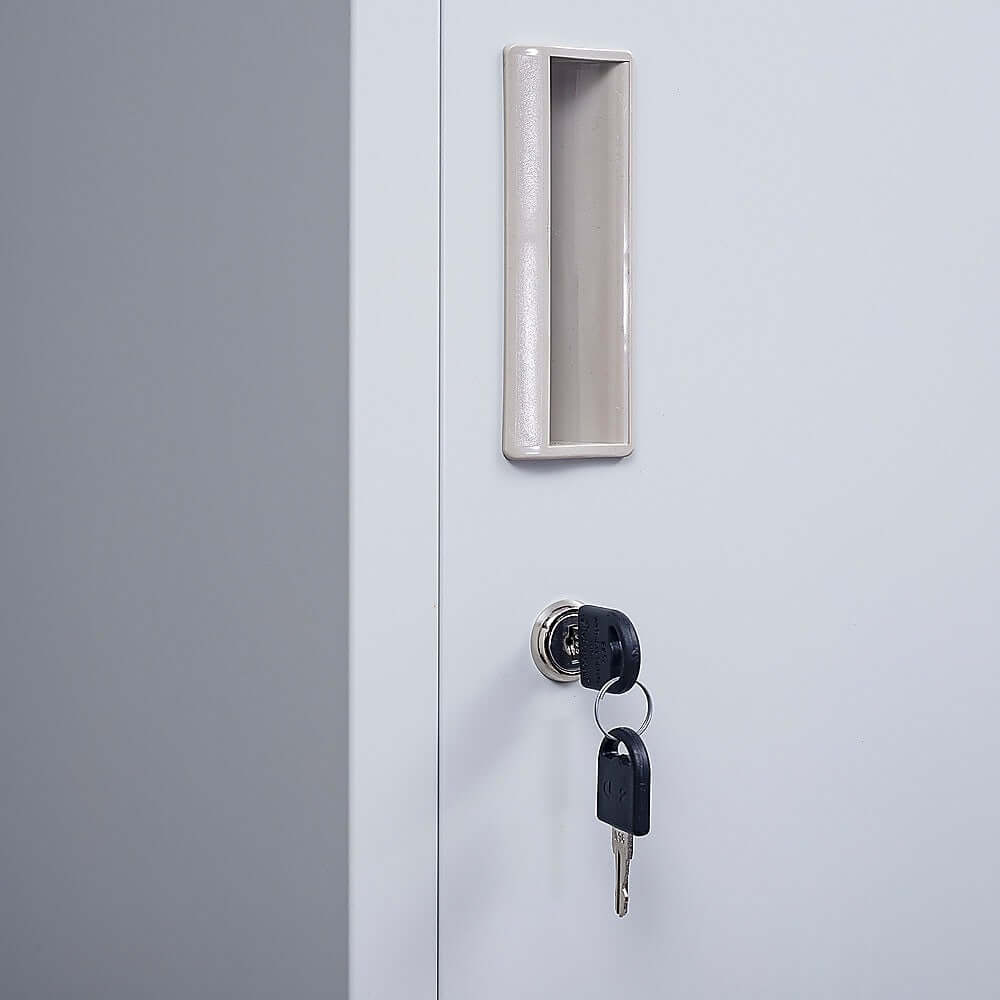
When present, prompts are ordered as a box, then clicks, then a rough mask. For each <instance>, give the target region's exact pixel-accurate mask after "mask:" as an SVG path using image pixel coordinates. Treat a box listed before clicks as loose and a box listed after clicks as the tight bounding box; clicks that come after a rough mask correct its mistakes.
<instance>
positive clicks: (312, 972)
mask: <svg viewBox="0 0 1000 1000" xmlns="http://www.w3.org/2000/svg"><path fill="white" fill-rule="evenodd" d="M347 25H348V13H347V4H346V3H345V2H343V0H335V2H332V3H330V2H320V0H316V2H309V0H296V2H292V3H289V2H283V3H271V2H262V0H252V2H239V3H237V2H232V0H226V2H219V0H215V2H211V3H193V2H184V3H153V2H143V3H133V2H89V3H69V2H65V3H53V2H39V0H25V2H11V0H2V2H0V463H2V464H0V810H2V812H0V994H2V995H3V997H4V998H5V1000H14V998H19V997H69V996H72V997H77V998H80V997H100V998H105V1000H107V998H117V997H123V998H124V997H139V996H141V997H198V996H229V997H240V998H241V1000H247V998H251V997H269V998H273V997H279V996H283V997H296V998H302V997H311V996H324V997H336V996H338V995H342V994H343V992H344V989H345V983H346V920H345V918H346V896H347V889H346V830H347V827H346V794H347V790H346V770H345V767H344V755H345V753H346V724H347V713H346V683H347V682H346V659H345V649H346V619H345V606H346V594H345V582H346V577H345V573H346V481H345V469H346V413H347V410H346V353H347V347H346V317H347V311H346V309H347V306H346V277H347V261H346V251H347V246H346V229H347V149H348V146H347V135H346V130H347V95H348V32H347Z"/></svg>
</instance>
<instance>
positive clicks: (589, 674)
mask: <svg viewBox="0 0 1000 1000" xmlns="http://www.w3.org/2000/svg"><path fill="white" fill-rule="evenodd" d="M531 655H532V658H533V659H534V661H535V666H536V667H538V669H539V670H540V671H541V672H542V673H543V674H544V675H545V676H546V677H548V678H549V679H550V680H553V681H561V682H565V681H574V680H579V681H580V683H581V684H582V685H583V686H584V687H585V688H590V689H591V690H593V691H600V690H601V689H602V688H603V687H604V686H605V685H606V684H610V682H611V681H615V683H614V684H613V685H611V687H610V692H611V694H624V692H626V691H628V690H630V689H631V687H632V685H633V684H635V682H636V679H637V678H638V676H639V660H640V656H639V636H638V635H637V634H636V630H635V626H634V625H633V624H632V622H631V621H630V620H629V618H628V616H627V615H626V614H624V613H623V612H621V611H616V610H614V609H613V608H602V607H598V606H597V605H593V604H581V603H580V602H579V601H570V600H563V601H556V602H555V603H553V604H550V605H549V606H548V607H547V608H545V610H544V611H542V612H541V614H539V616H538V617H537V618H536V619H535V624H534V627H533V628H532V630H531Z"/></svg>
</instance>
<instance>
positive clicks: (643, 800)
mask: <svg viewBox="0 0 1000 1000" xmlns="http://www.w3.org/2000/svg"><path fill="white" fill-rule="evenodd" d="M619 744H622V745H623V746H624V747H625V753H619V752H618V745H619ZM649 783H650V768H649V754H648V753H647V752H646V744H645V743H643V742H642V737H641V736H640V735H639V734H638V733H637V732H636V731H635V730H634V729H627V728H625V727H624V726H622V727H621V728H620V729H612V730H611V733H610V736H607V737H605V739H604V740H602V741H601V749H600V751H599V752H598V754H597V818H598V819H599V820H602V821H603V822H605V823H607V824H608V825H609V826H613V827H615V828H616V829H618V830H624V831H625V833H631V834H633V835H634V836H636V837H643V836H645V835H646V834H647V833H649Z"/></svg>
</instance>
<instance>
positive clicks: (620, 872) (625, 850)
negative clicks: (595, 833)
mask: <svg viewBox="0 0 1000 1000" xmlns="http://www.w3.org/2000/svg"><path fill="white" fill-rule="evenodd" d="M611 850H612V852H613V853H614V856H615V913H617V914H618V916H619V917H624V916H625V914H626V913H628V866H629V862H630V861H631V860H632V834H631V833H626V832H625V831H624V830H616V829H614V828H613V827H612V829H611Z"/></svg>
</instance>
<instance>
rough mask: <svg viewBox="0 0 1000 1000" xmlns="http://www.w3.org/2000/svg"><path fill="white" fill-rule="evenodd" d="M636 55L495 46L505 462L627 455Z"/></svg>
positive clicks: (598, 50)
mask: <svg viewBox="0 0 1000 1000" xmlns="http://www.w3.org/2000/svg"><path fill="white" fill-rule="evenodd" d="M631 104H632V56H631V54H630V53H628V52H623V51H607V50H602V49H567V48H557V47H551V46H544V45H512V46H508V47H507V48H506V49H505V50H504V181H505V184H504V240H505V246H504V410H503V452H504V455H506V456H507V458H509V459H549V458H611V457H621V456H624V455H629V454H631V452H632V414H631V381H632V378H631V256H630V255H631V169H630V160H631V134H630V132H631Z"/></svg>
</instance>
